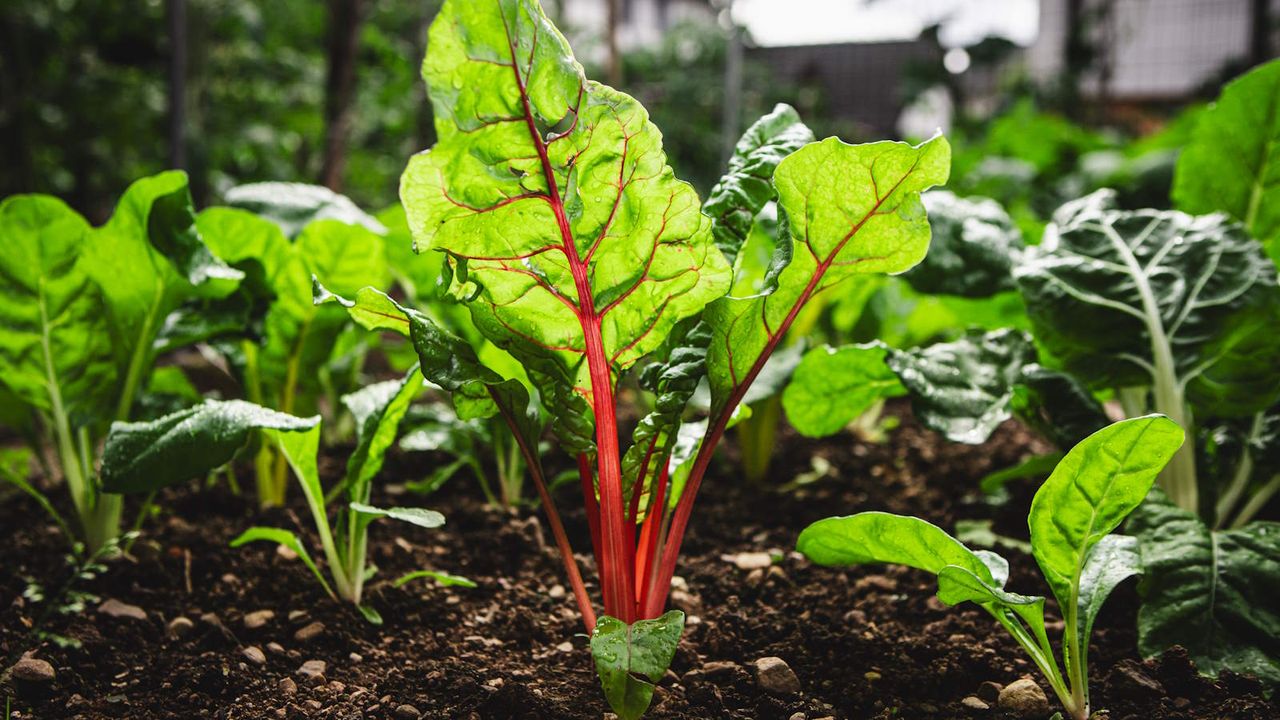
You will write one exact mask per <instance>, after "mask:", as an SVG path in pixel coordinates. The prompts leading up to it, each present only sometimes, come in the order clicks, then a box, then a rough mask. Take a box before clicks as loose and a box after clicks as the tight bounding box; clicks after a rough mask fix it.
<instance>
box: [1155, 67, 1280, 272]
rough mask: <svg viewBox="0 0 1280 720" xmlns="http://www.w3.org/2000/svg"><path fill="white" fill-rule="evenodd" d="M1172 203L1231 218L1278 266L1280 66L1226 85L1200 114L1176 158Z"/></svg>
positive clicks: (1279, 232)
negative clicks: (1241, 224) (1211, 103)
mask: <svg viewBox="0 0 1280 720" xmlns="http://www.w3.org/2000/svg"><path fill="white" fill-rule="evenodd" d="M1173 201H1174V203H1176V204H1177V206H1178V208H1179V209H1181V210H1185V211H1187V212H1190V213H1210V212H1224V213H1226V214H1228V215H1230V216H1231V217H1232V218H1234V219H1236V220H1238V221H1240V222H1241V223H1244V226H1245V228H1246V229H1247V230H1248V231H1249V233H1250V234H1251V235H1253V236H1254V237H1255V238H1257V239H1258V240H1260V241H1261V242H1262V243H1263V244H1264V245H1266V246H1267V249H1268V252H1269V253H1270V254H1271V257H1272V258H1273V259H1275V260H1276V261H1277V262H1280V61H1275V60H1273V61H1271V62H1268V63H1266V64H1264V65H1259V66H1258V67H1256V68H1254V69H1253V70H1252V71H1250V72H1248V73H1246V74H1245V75H1243V76H1241V77H1239V78H1236V79H1235V80H1233V81H1231V82H1230V83H1228V84H1227V86H1226V87H1225V88H1223V90H1222V95H1221V96H1220V97H1219V98H1218V102H1217V103H1215V104H1214V105H1213V106H1212V107H1211V108H1209V110H1208V111H1206V112H1204V113H1203V114H1201V116H1200V121H1199V122H1198V123H1197V125H1196V128H1195V133H1194V135H1193V136H1192V138H1191V141H1190V142H1189V143H1188V144H1187V146H1186V148H1184V149H1183V151H1182V154H1181V156H1180V157H1179V158H1178V166H1177V171H1176V173H1175V175H1174V182H1173Z"/></svg>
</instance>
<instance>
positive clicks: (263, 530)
mask: <svg viewBox="0 0 1280 720" xmlns="http://www.w3.org/2000/svg"><path fill="white" fill-rule="evenodd" d="M251 542H269V543H275V544H276V545H283V546H285V547H287V548H289V549H290V550H292V551H293V552H294V554H295V555H297V556H298V558H299V559H300V560H302V563H303V564H304V565H306V566H307V569H308V570H310V571H311V574H312V575H315V576H316V579H317V580H319V581H320V585H322V586H323V587H324V591H325V592H326V593H328V594H329V597H334V594H333V589H332V588H330V587H329V581H328V580H325V579H324V574H323V573H321V572H320V568H318V567H316V563H315V561H314V560H312V559H311V553H309V552H307V546H305V545H303V544H302V541H301V540H299V539H298V536H297V535H294V534H293V533H292V532H290V531H288V530H281V529H280V528H269V527H251V528H249V529H248V530H245V531H244V532H242V533H240V534H239V535H238V536H236V538H235V539H234V540H232V541H231V547H233V548H238V547H240V546H241V545H247V544H249V543H251Z"/></svg>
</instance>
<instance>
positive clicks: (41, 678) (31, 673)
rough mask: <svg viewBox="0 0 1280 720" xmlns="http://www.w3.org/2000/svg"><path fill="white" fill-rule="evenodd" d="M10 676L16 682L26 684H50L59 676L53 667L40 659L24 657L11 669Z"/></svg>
mask: <svg viewBox="0 0 1280 720" xmlns="http://www.w3.org/2000/svg"><path fill="white" fill-rule="evenodd" d="M9 675H10V677H12V678H13V679H14V680H18V681H21V682H26V683H49V682H53V681H54V678H56V677H57V676H58V674H57V673H55V672H54V671H53V666H52V665H50V664H49V663H47V662H45V661H44V660H41V659H39V658H33V657H24V658H22V659H21V660H19V661H18V662H16V663H14V665H13V667H11V668H9Z"/></svg>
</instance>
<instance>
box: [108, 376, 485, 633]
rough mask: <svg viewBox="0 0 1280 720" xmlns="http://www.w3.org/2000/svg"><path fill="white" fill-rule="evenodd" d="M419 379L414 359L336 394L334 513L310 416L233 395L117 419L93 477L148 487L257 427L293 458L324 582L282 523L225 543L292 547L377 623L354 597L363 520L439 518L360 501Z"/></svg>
mask: <svg viewBox="0 0 1280 720" xmlns="http://www.w3.org/2000/svg"><path fill="white" fill-rule="evenodd" d="M422 382H423V378H422V374H421V373H420V372H419V371H418V368H416V367H415V368H413V369H412V370H411V371H410V372H409V374H408V375H406V376H405V377H404V378H403V379H402V380H392V381H388V382H383V383H378V384H375V385H370V386H369V387H366V388H364V389H362V390H360V391H358V392H356V393H353V394H351V395H348V396H346V397H345V398H344V401H345V403H346V405H347V407H348V409H349V410H350V411H351V413H352V415H353V416H354V417H355V419H356V428H357V429H356V447H355V450H353V451H352V453H351V456H350V457H349V458H348V459H347V472H346V475H345V476H344V478H343V479H342V482H341V484H340V485H339V488H340V489H341V492H342V493H345V494H346V496H347V503H346V506H345V507H344V508H341V509H340V510H339V512H338V521H337V522H336V523H331V522H330V521H329V512H328V508H327V507H326V504H325V492H324V488H323V487H322V486H321V483H320V475H319V472H318V471H317V468H316V456H317V454H318V451H319V443H320V418H318V417H313V418H297V417H293V416H292V415H286V414H284V413H279V412H275V411H273V410H269V409H267V408H263V407H260V406H257V405H253V404H251V403H246V402H243V401H238V400H233V401H226V402H215V401H210V402H206V403H205V404H203V405H200V406H197V407H194V408H191V409H189V410H184V411H182V412H179V413H175V414H173V415H168V416H166V417H163V418H161V419H159V420H156V421H153V422H148V423H117V424H116V425H115V426H113V427H112V429H111V434H110V435H109V436H108V437H107V445H106V451H105V454H104V465H103V478H104V481H105V482H106V484H107V487H108V488H110V489H112V490H113V491H115V492H145V491H154V490H156V489H158V488H160V487H163V486H165V485H168V484H171V483H174V482H181V481H184V480H187V479H190V478H192V477H201V476H203V475H205V474H207V473H209V472H211V471H212V470H214V469H216V468H218V467H220V466H221V465H223V464H225V463H226V462H228V461H230V460H231V459H232V457H233V456H234V455H235V453H236V452H237V451H238V450H240V449H241V448H242V447H244V445H245V444H246V442H247V440H248V438H249V436H250V435H251V434H252V433H253V432H255V431H256V432H258V433H260V434H261V435H262V437H263V438H264V439H265V440H266V441H267V442H270V443H272V445H273V446H274V447H276V448H277V449H278V451H279V452H280V453H281V455H282V456H283V457H285V458H286V459H287V461H288V463H289V466H290V467H292V468H293V472H294V475H295V476H296V477H297V480H298V484H299V486H300V487H301V489H302V493H303V496H304V497H306V500H307V506H308V507H309V508H310V510H311V518H312V521H313V522H314V524H315V530H316V533H317V534H318V535H319V537H320V544H321V547H322V548H323V551H324V557H325V560H326V562H327V564H328V568H329V577H330V578H331V579H332V580H333V584H332V585H330V584H329V582H328V580H326V579H325V577H324V575H323V574H322V573H321V572H320V569H319V567H318V566H317V565H316V564H315V562H314V561H313V560H312V559H311V555H310V553H308V552H307V549H306V547H305V546H304V545H303V544H302V541H301V540H300V539H299V538H298V537H297V535H295V534H294V533H293V532H291V531H289V530H284V529H281V528H270V527H253V528H249V529H248V530H246V531H245V532H244V533H242V534H241V535H240V536H239V537H237V538H236V539H234V540H232V542H231V545H232V547H239V546H241V545H244V544H246V543H249V542H254V541H265V542H273V543H276V544H279V545H283V546H285V547H287V548H289V549H291V550H293V551H294V552H295V553H297V554H298V556H299V557H300V558H301V559H302V561H303V563H305V564H306V566H307V567H308V568H309V569H310V570H311V572H312V573H313V574H315V576H316V579H317V580H319V581H320V584H321V585H322V586H324V589H325V592H327V593H328V594H329V595H330V596H331V597H334V596H336V597H340V598H342V599H343V600H346V601H347V602H350V603H352V604H353V605H355V606H356V608H357V609H359V611H360V612H361V614H363V615H364V616H365V618H366V619H368V620H369V622H371V623H374V624H380V623H381V622H382V618H381V616H379V615H378V613H377V611H375V610H374V609H373V608H371V607H369V606H368V605H366V604H364V600H363V599H364V585H365V582H366V581H367V580H368V579H369V577H370V576H371V575H372V574H373V572H374V571H375V568H373V567H371V566H369V564H368V536H369V525H370V524H371V523H372V522H373V521H374V520H377V519H378V518H391V519H394V520H402V521H404V522H408V523H411V524H414V525H418V526H420V527H426V528H436V527H440V526H441V525H443V524H444V516H442V515H441V514H440V513H438V512H435V511H434V510H425V509H422V508H404V507H393V508H388V509H382V508H377V507H374V506H372V505H370V504H369V502H370V496H371V493H372V483H373V479H374V477H376V476H377V474H378V472H379V471H380V470H381V469H382V463H383V458H384V456H385V454H386V451H387V448H389V447H390V446H391V444H392V443H393V442H394V441H395V438H396V432H397V429H398V428H399V425H400V420H401V418H403V417H404V414H405V411H406V410H407V409H408V407H409V404H410V402H412V400H413V398H414V397H415V396H416V395H417V394H418V392H419V391H420V390H421V389H422ZM423 576H425V575H423V574H419V575H417V576H416V577H423ZM438 579H441V581H442V582H444V581H449V580H451V579H453V576H444V575H442V576H440V578H438ZM463 580H465V579H463Z"/></svg>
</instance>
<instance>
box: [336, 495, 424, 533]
mask: <svg viewBox="0 0 1280 720" xmlns="http://www.w3.org/2000/svg"><path fill="white" fill-rule="evenodd" d="M349 506H350V508H351V509H352V510H354V511H355V512H356V514H357V515H359V516H360V522H361V523H363V524H364V525H366V526H367V525H368V524H369V523H371V522H373V521H374V520H377V519H378V518H390V519H392V520H399V521H401V522H407V523H409V524H410V525H417V526H418V527H424V528H438V527H440V526H441V525H444V515H441V514H440V513H438V512H436V511H435V510H428V509H426V508H407V507H393V508H386V509H383V508H376V507H374V506H372V505H366V504H365V503H359V502H353V503H350V505H349ZM362 530H363V528H357V532H360V531H362Z"/></svg>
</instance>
